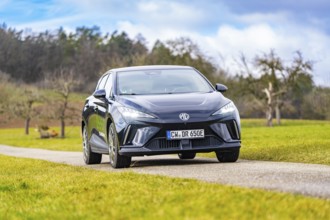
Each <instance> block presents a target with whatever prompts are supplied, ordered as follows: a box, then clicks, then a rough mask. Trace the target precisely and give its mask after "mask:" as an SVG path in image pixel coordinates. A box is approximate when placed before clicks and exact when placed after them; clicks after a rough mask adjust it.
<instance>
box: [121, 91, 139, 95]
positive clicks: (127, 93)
mask: <svg viewBox="0 0 330 220" xmlns="http://www.w3.org/2000/svg"><path fill="white" fill-rule="evenodd" d="M119 95H138V94H136V93H134V92H132V93H120V94H119Z"/></svg>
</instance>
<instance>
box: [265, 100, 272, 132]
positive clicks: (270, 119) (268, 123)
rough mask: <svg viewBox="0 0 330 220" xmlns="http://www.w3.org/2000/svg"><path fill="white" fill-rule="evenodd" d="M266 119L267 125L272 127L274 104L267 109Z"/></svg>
mask: <svg viewBox="0 0 330 220" xmlns="http://www.w3.org/2000/svg"><path fill="white" fill-rule="evenodd" d="M266 120H267V126H268V127H272V126H273V108H272V106H270V105H269V106H268V109H267V111H266Z"/></svg>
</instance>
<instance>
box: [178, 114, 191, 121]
mask: <svg viewBox="0 0 330 220" xmlns="http://www.w3.org/2000/svg"><path fill="white" fill-rule="evenodd" d="M179 118H180V119H181V120H182V121H188V120H189V118H190V116H189V115H188V114H187V113H181V114H180V115H179Z"/></svg>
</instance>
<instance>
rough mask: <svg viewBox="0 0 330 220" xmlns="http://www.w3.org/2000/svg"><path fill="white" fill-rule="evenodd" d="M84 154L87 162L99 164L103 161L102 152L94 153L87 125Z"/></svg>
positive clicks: (84, 132) (84, 133)
mask: <svg viewBox="0 0 330 220" xmlns="http://www.w3.org/2000/svg"><path fill="white" fill-rule="evenodd" d="M83 154H84V161H85V163H86V164H99V163H101V161H102V154H98V153H94V152H92V150H91V145H90V144H89V141H88V134H87V129H86V126H84V128H83Z"/></svg>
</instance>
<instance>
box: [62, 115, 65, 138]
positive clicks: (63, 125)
mask: <svg viewBox="0 0 330 220" xmlns="http://www.w3.org/2000/svg"><path fill="white" fill-rule="evenodd" d="M61 138H65V122H64V119H63V118H62V119H61Z"/></svg>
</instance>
